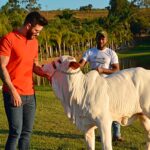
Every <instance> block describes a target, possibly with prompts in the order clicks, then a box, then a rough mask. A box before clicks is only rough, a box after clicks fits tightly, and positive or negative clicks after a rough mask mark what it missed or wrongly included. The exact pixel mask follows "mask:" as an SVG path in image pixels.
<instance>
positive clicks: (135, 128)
mask: <svg viewBox="0 0 150 150" xmlns="http://www.w3.org/2000/svg"><path fill="white" fill-rule="evenodd" d="M131 56H134V57H138V60H139V59H141V62H143V63H144V64H150V63H149V62H150V61H149V58H150V44H149V42H147V41H146V42H144V43H143V42H142V43H141V44H140V45H139V46H137V47H136V48H134V49H132V50H130V51H122V52H119V57H122V58H129V57H131ZM145 58H147V59H145ZM36 96H37V112H36V119H35V124H34V130H33V134H32V139H31V150H85V149H86V145H85V143H84V135H83V133H81V132H80V131H79V130H78V129H76V127H75V125H73V124H72V123H71V122H70V121H69V119H68V118H67V117H66V115H65V113H64V110H63V108H62V105H61V104H60V101H59V100H58V99H57V98H56V97H55V95H54V93H53V91H52V89H51V88H50V87H49V86H45V87H42V86H41V87H36ZM121 133H122V136H123V137H124V138H125V141H124V142H122V143H113V149H114V150H144V149H145V144H146V143H145V141H146V140H145V139H146V137H145V132H144V129H143V128H142V126H141V125H140V123H139V121H136V122H134V123H133V124H132V125H130V126H128V127H122V128H121ZM7 134H8V125H7V121H6V116H5V113H4V106H3V100H2V95H1V92H0V150H4V145H5V141H6V138H7ZM97 134H98V131H96V135H97ZM100 149H101V143H100V142H99V141H98V140H97V139H96V150H100Z"/></svg>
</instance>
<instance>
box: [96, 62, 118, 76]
mask: <svg viewBox="0 0 150 150" xmlns="http://www.w3.org/2000/svg"><path fill="white" fill-rule="evenodd" d="M96 70H97V71H98V72H99V73H103V74H112V73H114V72H117V71H119V70H120V69H119V64H118V63H117V64H112V65H111V69H106V68H102V67H98V68H97V69H96Z"/></svg>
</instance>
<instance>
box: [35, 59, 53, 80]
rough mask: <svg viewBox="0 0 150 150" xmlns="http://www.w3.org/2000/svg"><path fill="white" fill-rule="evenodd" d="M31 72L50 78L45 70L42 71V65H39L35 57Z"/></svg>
mask: <svg viewBox="0 0 150 150" xmlns="http://www.w3.org/2000/svg"><path fill="white" fill-rule="evenodd" d="M33 72H34V73H35V74H37V75H39V76H41V77H45V78H47V79H48V80H49V79H50V75H49V74H48V73H47V72H44V71H43V70H42V67H41V66H40V65H39V62H38V60H37V59H35V61H34V64H33Z"/></svg>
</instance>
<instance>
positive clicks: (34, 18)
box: [24, 11, 48, 26]
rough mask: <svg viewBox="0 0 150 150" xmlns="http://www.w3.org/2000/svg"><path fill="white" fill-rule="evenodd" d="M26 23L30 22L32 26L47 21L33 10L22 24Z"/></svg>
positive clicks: (43, 24)
mask: <svg viewBox="0 0 150 150" xmlns="http://www.w3.org/2000/svg"><path fill="white" fill-rule="evenodd" d="M27 23H31V25H32V26H35V25H37V24H38V25H41V26H45V25H47V24H48V21H47V19H45V18H44V17H43V16H42V15H41V14H40V13H38V12H36V11H34V12H31V13H29V14H28V15H27V16H26V18H25V21H24V25H26V24H27Z"/></svg>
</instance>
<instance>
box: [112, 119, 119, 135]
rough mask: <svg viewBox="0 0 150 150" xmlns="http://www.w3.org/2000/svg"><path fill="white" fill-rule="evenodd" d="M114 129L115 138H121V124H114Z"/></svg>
mask: <svg viewBox="0 0 150 150" xmlns="http://www.w3.org/2000/svg"><path fill="white" fill-rule="evenodd" d="M112 129H113V137H120V136H121V133H120V124H119V123H118V122H116V121H114V122H113V123H112Z"/></svg>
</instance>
